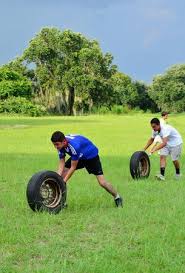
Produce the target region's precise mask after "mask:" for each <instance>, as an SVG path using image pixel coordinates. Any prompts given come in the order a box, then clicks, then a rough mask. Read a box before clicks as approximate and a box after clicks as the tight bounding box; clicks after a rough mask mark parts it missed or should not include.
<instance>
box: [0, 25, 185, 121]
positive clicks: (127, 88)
mask: <svg viewBox="0 0 185 273" xmlns="http://www.w3.org/2000/svg"><path fill="white" fill-rule="evenodd" d="M132 109H139V110H143V111H151V112H157V111H161V110H165V111H172V112H183V111H185V64H181V65H175V66H172V67H171V68H170V69H169V70H167V71H166V72H165V73H164V74H163V75H157V76H156V77H154V79H153V82H152V84H150V85H146V84H145V83H143V82H139V81H133V80H132V79H131V78H130V77H129V76H128V75H126V74H124V73H122V72H120V71H119V70H118V68H117V66H116V65H114V64H113V56H112V55H111V54H110V53H105V54H104V53H103V52H102V50H101V48H100V46H99V43H98V42H97V41H96V40H90V39H88V38H86V37H85V36H83V35H82V34H80V33H75V32H72V31H71V30H65V31H60V30H59V29H57V28H43V29H42V30H41V32H40V33H38V34H37V35H36V36H35V37H34V38H33V39H32V40H31V41H30V42H29V46H28V48H26V49H25V51H24V52H23V54H22V56H20V57H18V58H16V59H15V60H13V61H11V62H10V63H8V64H6V65H3V66H1V67H0V113H5V112H6V113H20V114H28V115H31V116H39V115H43V114H47V113H48V114H62V115H74V114H75V115H77V114H88V113H106V112H113V113H117V114H120V113H125V112H128V111H130V110H132Z"/></svg>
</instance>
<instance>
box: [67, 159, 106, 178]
mask: <svg viewBox="0 0 185 273" xmlns="http://www.w3.org/2000/svg"><path fill="white" fill-rule="evenodd" d="M65 167H66V168H68V169H69V168H70V167H71V157H70V158H69V159H68V160H67V161H66V162H65ZM83 168H86V170H87V171H88V173H92V174H94V175H102V174H103V170H102V165H101V161H100V158H99V155H97V156H96V157H94V158H91V159H87V160H83V159H80V160H79V161H78V165H77V167H76V169H83Z"/></svg>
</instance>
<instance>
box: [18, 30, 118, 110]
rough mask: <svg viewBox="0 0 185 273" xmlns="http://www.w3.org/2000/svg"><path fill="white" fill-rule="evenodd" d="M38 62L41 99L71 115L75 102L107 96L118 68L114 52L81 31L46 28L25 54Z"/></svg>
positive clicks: (29, 61)
mask: <svg viewBox="0 0 185 273" xmlns="http://www.w3.org/2000/svg"><path fill="white" fill-rule="evenodd" d="M23 60H25V61H26V62H27V63H28V64H30V63H32V64H33V65H34V66H35V69H34V72H35V75H36V78H37V83H38V94H39V96H40V99H41V101H42V102H43V103H44V104H45V105H46V106H47V107H48V108H53V109H54V110H55V111H56V110H57V111H58V112H64V113H66V114H69V115H72V114H73V112H74V106H78V107H79V106H80V107H83V105H84V104H87V105H93V104H96V103H97V104H98V103H100V99H101V100H102V101H104V100H106V99H107V92H108V90H109V89H108V88H105V87H106V84H107V79H108V78H110V77H111V75H112V74H113V73H114V72H115V70H116V67H115V66H112V56H111V55H110V54H105V55H104V54H103V53H102V51H101V49H100V47H99V45H98V43H97V42H96V41H94V40H88V39H87V38H85V37H84V36H83V35H82V34H80V33H74V32H72V31H70V30H65V31H63V32H62V31H60V30H58V29H56V28H43V29H42V30H41V32H40V33H39V34H37V35H36V37H35V38H33V39H32V40H31V41H30V43H29V46H28V48H27V49H26V50H25V52H24V54H23Z"/></svg>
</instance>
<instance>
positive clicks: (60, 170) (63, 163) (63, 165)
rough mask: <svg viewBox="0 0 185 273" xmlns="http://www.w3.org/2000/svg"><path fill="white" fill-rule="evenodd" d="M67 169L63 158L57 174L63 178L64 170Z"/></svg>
mask: <svg viewBox="0 0 185 273" xmlns="http://www.w3.org/2000/svg"><path fill="white" fill-rule="evenodd" d="M64 167H65V158H61V159H60V161H59V165H58V170H57V173H58V174H59V175H60V176H62V173H63V170H64Z"/></svg>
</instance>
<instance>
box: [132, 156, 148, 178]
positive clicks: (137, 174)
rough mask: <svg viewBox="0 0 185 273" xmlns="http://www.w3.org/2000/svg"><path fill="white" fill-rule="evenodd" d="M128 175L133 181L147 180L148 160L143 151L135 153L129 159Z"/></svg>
mask: <svg viewBox="0 0 185 273" xmlns="http://www.w3.org/2000/svg"><path fill="white" fill-rule="evenodd" d="M130 174H131V176H132V178H134V179H140V178H147V177H148V176H149V174H150V159H149V157H148V155H147V154H146V153H145V152H143V151H137V152H135V153H134V154H133V155H132V157H131V159H130Z"/></svg>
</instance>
